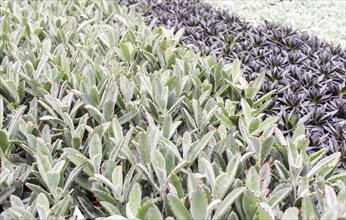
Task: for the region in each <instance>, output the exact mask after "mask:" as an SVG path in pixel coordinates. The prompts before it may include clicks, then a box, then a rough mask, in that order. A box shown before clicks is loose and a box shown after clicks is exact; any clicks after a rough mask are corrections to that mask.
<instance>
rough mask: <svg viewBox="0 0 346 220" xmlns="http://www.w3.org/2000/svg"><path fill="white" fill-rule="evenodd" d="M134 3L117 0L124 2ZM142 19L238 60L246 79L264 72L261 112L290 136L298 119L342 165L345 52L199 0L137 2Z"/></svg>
mask: <svg viewBox="0 0 346 220" xmlns="http://www.w3.org/2000/svg"><path fill="white" fill-rule="evenodd" d="M136 2H138V1H137V0H134V1H122V3H123V4H125V5H127V6H130V5H133V4H135V3H136ZM138 5H139V6H140V7H138V8H137V10H138V11H140V12H142V13H143V16H144V17H145V19H144V20H145V21H146V22H147V23H149V22H154V21H155V25H157V26H164V27H167V28H174V29H175V30H176V31H178V30H180V29H184V36H183V37H182V38H181V42H180V43H181V44H182V45H192V47H193V48H194V50H195V51H199V52H200V53H201V54H206V55H209V54H215V55H216V56H217V57H218V58H219V59H223V60H224V62H226V63H228V62H232V61H233V60H235V59H239V60H241V61H242V69H243V71H244V75H245V78H246V79H247V80H249V81H251V80H253V79H255V78H256V77H257V76H258V74H260V73H262V72H264V73H265V75H266V78H265V82H264V84H263V85H262V88H261V90H260V93H259V96H262V95H264V94H266V93H269V92H271V91H273V90H276V93H275V94H274V95H273V96H272V100H273V103H272V105H270V106H268V107H267V108H266V112H267V113H271V114H273V115H281V116H282V125H280V126H281V129H283V130H285V131H287V132H288V133H290V134H292V131H293V130H294V129H295V128H296V127H297V125H298V124H299V123H298V122H299V120H302V121H303V122H304V123H305V124H306V127H307V132H308V137H309V138H310V143H311V146H310V147H309V149H308V151H309V153H310V152H315V150H316V149H321V148H328V149H329V150H331V151H332V152H342V154H343V158H344V159H343V161H344V163H343V165H344V168H346V153H345V152H346V142H345V139H346V84H345V82H346V50H345V49H344V48H341V47H340V46H334V45H333V44H331V45H329V44H327V43H325V42H323V41H321V40H319V39H318V38H316V37H315V36H311V35H308V34H307V33H303V34H301V33H298V32H297V31H295V30H293V29H292V28H290V27H285V26H281V25H278V24H275V23H269V22H266V23H264V24H261V25H258V26H253V25H251V24H249V23H246V22H243V21H241V20H240V19H239V18H238V17H237V16H235V15H233V14H230V13H228V12H227V11H225V10H221V9H214V8H212V7H211V6H210V5H208V4H203V3H199V1H189V0H174V1H155V0H141V1H140V4H138Z"/></svg>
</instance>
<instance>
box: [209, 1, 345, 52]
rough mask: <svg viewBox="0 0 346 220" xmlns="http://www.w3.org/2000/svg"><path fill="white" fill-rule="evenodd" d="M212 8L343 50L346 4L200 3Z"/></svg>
mask: <svg viewBox="0 0 346 220" xmlns="http://www.w3.org/2000/svg"><path fill="white" fill-rule="evenodd" d="M203 1H204V2H208V3H210V4H211V5H213V6H214V7H220V8H222V9H229V10H230V11H231V12H233V13H236V14H237V15H239V16H240V17H241V18H242V19H245V20H246V21H249V22H251V23H253V24H255V25H256V24H260V23H261V22H263V21H265V20H267V21H272V22H279V23H280V24H283V25H288V26H292V27H295V28H297V29H298V30H299V31H301V32H302V31H306V32H309V33H311V34H314V35H316V36H318V37H319V38H320V39H324V40H326V41H328V42H333V43H334V44H340V45H341V46H342V47H344V48H345V47H346V13H345V8H346V2H345V1H338V0H330V1H315V0H304V1H289V0H285V1H280V0H266V1H243V0H232V1H224V0H203Z"/></svg>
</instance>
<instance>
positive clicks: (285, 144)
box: [0, 1, 346, 219]
mask: <svg viewBox="0 0 346 220" xmlns="http://www.w3.org/2000/svg"><path fill="white" fill-rule="evenodd" d="M1 7H2V9H1V10H2V12H3V15H2V18H1V19H2V22H3V26H2V29H1V31H2V38H3V41H1V43H0V44H1V45H0V48H1V50H0V57H1V69H0V77H1V84H0V107H1V109H0V110H1V111H0V113H1V114H0V119H1V121H0V122H1V123H0V126H1V127H0V131H1V132H0V137H1V141H0V144H1V146H0V149H1V150H0V153H1V174H0V190H1V193H0V205H1V207H2V208H3V209H4V211H3V212H2V213H1V215H0V216H1V217H2V218H4V219H35V218H41V219H54V218H57V217H58V218H63V217H65V218H66V217H67V218H69V217H73V218H77V219H83V218H92V219H94V218H101V217H105V218H106V219H107V218H108V219H126V218H128V219H136V218H138V219H154V218H155V219H162V218H163V217H168V216H170V217H175V218H180V219H225V218H230V219H236V218H239V219H245V218H247V219H251V218H255V219H266V218H272V219H273V218H281V217H283V218H286V219H292V218H296V217H297V213H299V216H306V217H309V218H310V217H317V218H325V219H329V218H331V217H335V216H338V217H345V215H346V208H345V194H346V188H345V183H344V182H343V181H342V180H344V178H345V174H342V173H341V174H337V175H334V170H335V167H336V165H337V163H338V159H339V156H340V155H339V154H333V155H330V156H328V157H325V158H324V159H321V158H322V156H323V155H324V154H325V153H326V152H325V151H324V150H322V151H319V152H317V153H316V154H315V155H312V156H308V155H307V154H306V153H305V151H306V148H307V146H308V143H307V142H308V140H307V138H306V137H305V128H304V126H303V125H301V126H299V127H298V128H297V130H296V132H295V133H294V135H293V137H292V138H288V137H285V136H284V135H283V134H282V132H281V131H280V130H279V129H278V128H277V123H278V122H277V120H278V118H276V117H274V118H270V117H267V116H266V115H265V114H262V112H263V110H264V109H265V106H267V105H268V104H269V103H270V101H269V100H268V98H269V96H270V95H267V96H264V97H262V98H261V99H258V100H254V97H255V96H256V93H257V91H258V90H259V87H260V86H261V81H262V80H263V75H260V77H259V78H258V80H256V81H255V82H250V83H248V82H246V81H245V79H244V78H243V77H242V73H241V70H240V62H239V61H235V62H234V63H233V64H228V65H224V64H222V63H220V62H218V61H216V59H215V57H200V56H199V55H198V54H195V53H193V52H192V51H191V50H190V49H189V48H186V47H176V44H177V42H178V39H179V34H181V31H180V32H178V33H177V35H174V34H173V30H166V29H163V28H159V29H154V30H152V29H151V27H147V26H145V25H144V24H143V22H142V19H141V17H138V16H137V15H136V13H135V12H134V10H131V11H129V12H128V11H126V9H125V8H120V7H119V6H118V5H117V4H116V3H115V2H114V1H94V2H93V1H86V2H78V1H76V2H72V1H66V2H65V3H64V2H55V1H43V2H31V1H30V2H23V3H20V4H19V2H14V3H13V4H8V5H7V4H5V3H1ZM38 10H40V13H38ZM24 15H25V16H24ZM24 17H25V18H24Z"/></svg>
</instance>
